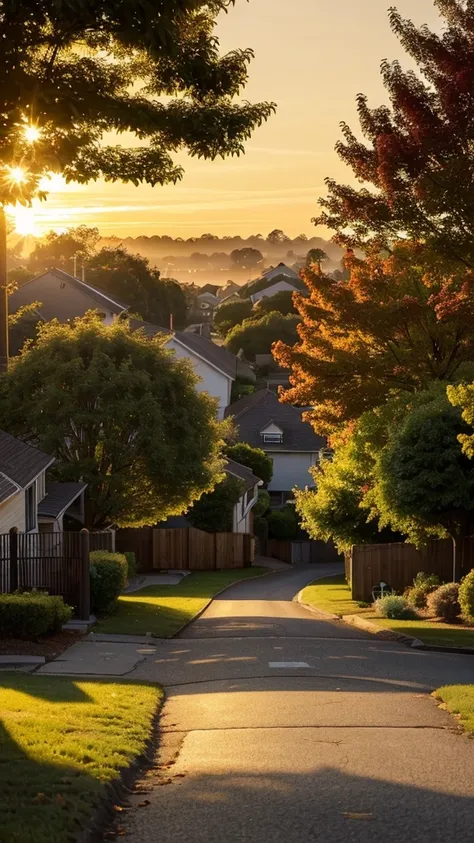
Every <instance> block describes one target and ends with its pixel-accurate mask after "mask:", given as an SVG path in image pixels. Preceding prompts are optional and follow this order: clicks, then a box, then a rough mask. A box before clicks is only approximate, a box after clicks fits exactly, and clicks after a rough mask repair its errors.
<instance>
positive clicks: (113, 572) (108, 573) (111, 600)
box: [90, 550, 128, 614]
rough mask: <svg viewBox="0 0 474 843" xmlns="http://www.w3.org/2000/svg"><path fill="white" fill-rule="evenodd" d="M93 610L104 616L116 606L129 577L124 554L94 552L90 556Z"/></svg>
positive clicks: (103, 551)
mask: <svg viewBox="0 0 474 843" xmlns="http://www.w3.org/2000/svg"><path fill="white" fill-rule="evenodd" d="M90 572H91V609H92V611H93V612H98V613H99V614H104V613H106V612H111V611H113V609H114V608H115V606H116V603H117V600H118V597H119V595H120V592H121V591H122V590H123V589H124V588H125V585H126V582H127V577H128V561H127V559H126V557H125V554H123V553H111V552H110V551H108V550H94V551H92V553H91V554H90Z"/></svg>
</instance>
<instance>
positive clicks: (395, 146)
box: [314, 0, 474, 269]
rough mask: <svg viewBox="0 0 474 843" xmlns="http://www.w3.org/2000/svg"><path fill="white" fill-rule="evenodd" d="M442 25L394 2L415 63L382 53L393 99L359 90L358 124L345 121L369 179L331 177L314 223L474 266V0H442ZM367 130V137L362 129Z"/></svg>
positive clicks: (344, 155)
mask: <svg viewBox="0 0 474 843" xmlns="http://www.w3.org/2000/svg"><path fill="white" fill-rule="evenodd" d="M434 3H435V5H436V6H437V8H438V11H439V12H440V14H441V16H442V19H443V24H444V26H442V27H440V31H439V33H435V32H431V31H430V30H429V29H428V28H427V27H426V26H423V27H421V28H419V29H417V28H416V27H415V25H414V24H413V23H412V22H411V21H410V20H404V19H403V18H402V17H401V16H400V15H399V13H398V12H397V11H396V9H394V8H391V9H390V10H389V20H390V25H391V28H392V31H393V32H394V34H395V35H396V36H397V38H398V39H399V41H400V42H401V44H402V46H403V47H404V49H405V50H406V52H407V53H408V55H409V56H410V59H411V60H412V61H413V62H414V63H415V64H416V66H417V69H418V72H415V71H413V70H411V69H410V70H404V69H403V67H402V65H401V64H400V63H399V62H398V61H394V62H389V61H386V60H385V61H383V62H382V67H381V73H382V80H383V83H384V85H385V88H386V90H387V94H388V98H389V103H390V104H389V105H388V106H387V105H382V106H379V107H378V108H370V107H369V104H368V101H367V97H366V96H364V95H363V94H360V95H359V96H358V98H357V104H358V112H359V122H360V131H359V132H358V133H354V132H353V131H352V130H351V129H350V127H349V126H348V125H347V124H343V135H344V140H343V141H341V142H339V143H338V144H337V146H336V150H337V152H338V154H339V157H340V158H341V159H342V161H343V162H344V163H346V164H347V165H348V166H349V167H350V168H351V170H352V173H353V175H354V176H355V178H356V179H357V180H358V181H359V182H360V183H361V185H362V186H361V187H360V188H357V187H353V186H352V185H351V186H349V185H344V184H338V183H337V182H336V181H335V180H334V179H327V185H328V189H329V193H328V196H327V198H325V199H322V200H321V201H320V204H321V205H322V208H323V211H322V213H320V215H319V216H318V217H316V218H315V220H314V222H315V223H316V224H318V225H319V224H323V225H327V226H328V227H329V228H331V229H335V231H336V232H337V234H336V241H337V242H339V243H340V244H342V245H346V246H351V247H353V248H355V247H361V248H363V249H364V250H367V249H373V248H375V249H377V250H378V249H380V248H381V247H383V248H385V249H387V250H390V249H391V247H392V243H393V241H396V240H397V239H399V237H400V235H408V236H409V237H410V238H412V239H414V240H417V241H421V242H423V243H425V244H426V245H427V246H428V247H429V248H431V249H432V250H433V251H434V252H436V253H437V254H439V255H440V256H442V257H443V258H444V259H445V260H446V261H447V262H448V263H449V264H451V265H454V266H459V267H460V268H468V269H473V268H474V213H473V211H474V39H473V35H472V33H473V31H474V6H473V4H472V2H471V0H467V1H466V0H434ZM361 138H362V139H361Z"/></svg>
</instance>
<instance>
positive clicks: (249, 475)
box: [224, 460, 262, 491]
mask: <svg viewBox="0 0 474 843" xmlns="http://www.w3.org/2000/svg"><path fill="white" fill-rule="evenodd" d="M224 471H226V472H227V473H228V474H233V476H234V477H238V478H239V480H243V482H244V484H245V491H247V489H253V487H254V486H261V485H262V481H261V480H260V478H259V477H257V476H256V474H254V473H253V471H252V469H251V468H248V467H247V466H246V465H242V464H241V463H240V462H235V461H234V460H227V461H226V464H225V466H224Z"/></svg>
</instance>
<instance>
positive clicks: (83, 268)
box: [81, 261, 86, 283]
mask: <svg viewBox="0 0 474 843" xmlns="http://www.w3.org/2000/svg"><path fill="white" fill-rule="evenodd" d="M81 279H82V283H84V281H85V280H86V267H85V266H84V261H83V262H82V269H81Z"/></svg>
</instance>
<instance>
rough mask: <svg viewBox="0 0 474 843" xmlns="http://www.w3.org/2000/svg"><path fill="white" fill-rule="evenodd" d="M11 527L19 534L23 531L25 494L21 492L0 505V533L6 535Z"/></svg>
mask: <svg viewBox="0 0 474 843" xmlns="http://www.w3.org/2000/svg"><path fill="white" fill-rule="evenodd" d="M12 527H16V528H17V530H18V531H19V532H24V530H25V493H24V492H23V491H21V492H18V494H16V495H14V496H13V497H12V498H10V499H9V500H8V501H5V503H2V504H0V533H8V531H9V530H11V528H12Z"/></svg>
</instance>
